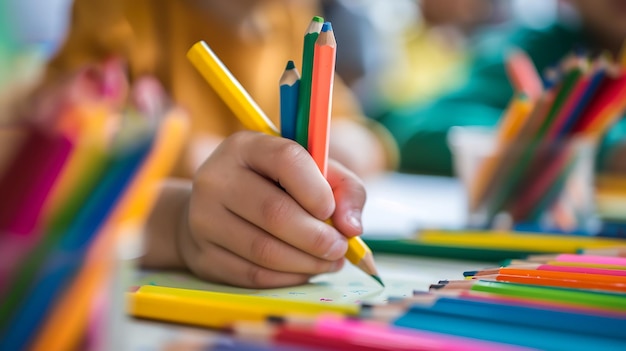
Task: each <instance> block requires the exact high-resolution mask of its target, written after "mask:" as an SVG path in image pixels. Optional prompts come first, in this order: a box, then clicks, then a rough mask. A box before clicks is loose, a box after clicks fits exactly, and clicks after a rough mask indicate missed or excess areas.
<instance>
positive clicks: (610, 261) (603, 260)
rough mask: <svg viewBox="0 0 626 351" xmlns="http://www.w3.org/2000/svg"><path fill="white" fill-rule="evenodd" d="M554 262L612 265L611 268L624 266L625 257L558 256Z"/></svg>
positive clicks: (625, 263) (625, 264)
mask: <svg viewBox="0 0 626 351" xmlns="http://www.w3.org/2000/svg"><path fill="white" fill-rule="evenodd" d="M555 260H556V261H558V262H574V263H591V264H603V265H612V266H626V257H607V256H593V255H575V254H560V255H558V256H556V259H555Z"/></svg>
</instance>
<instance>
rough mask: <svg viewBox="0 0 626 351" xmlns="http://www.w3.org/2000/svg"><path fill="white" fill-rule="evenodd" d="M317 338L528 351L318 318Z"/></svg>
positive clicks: (460, 350)
mask: <svg viewBox="0 0 626 351" xmlns="http://www.w3.org/2000/svg"><path fill="white" fill-rule="evenodd" d="M315 333H316V334H317V335H320V337H329V338H334V339H342V340H349V341H350V342H351V343H353V344H355V345H359V344H360V345H367V346H381V347H384V346H386V347H392V348H393V349H394V350H399V351H401V350H422V351H425V350H441V351H443V350H455V351H479V350H480V351H491V350H493V351H495V350H500V351H513V350H527V348H523V347H519V346H512V345H505V344H499V343H494V342H488V341H482V340H476V339H471V338H464V337H457V336H452V335H447V334H439V333H433V332H427V331H421V330H415V329H409V328H402V327H396V326H392V325H387V324H383V323H376V322H371V321H370V322H368V321H357V320H349V319H345V318H343V317H339V316H331V315H328V316H320V317H319V318H318V319H317V321H316V323H315Z"/></svg>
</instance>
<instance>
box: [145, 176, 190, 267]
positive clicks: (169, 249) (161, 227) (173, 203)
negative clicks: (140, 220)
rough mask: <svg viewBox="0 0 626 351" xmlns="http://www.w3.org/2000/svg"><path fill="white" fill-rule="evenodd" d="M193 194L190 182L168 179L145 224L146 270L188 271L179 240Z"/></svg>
mask: <svg viewBox="0 0 626 351" xmlns="http://www.w3.org/2000/svg"><path fill="white" fill-rule="evenodd" d="M190 194H191V181H189V180H174V179H172V180H168V181H166V182H165V183H164V184H163V185H162V188H161V194H160V195H159V198H158V200H157V202H156V204H155V205H154V208H153V210H152V213H151V214H150V217H149V218H148V222H147V223H146V232H145V250H146V252H145V255H144V256H143V257H142V259H141V264H142V265H143V266H144V267H146V268H172V269H178V268H185V267H186V266H185V263H184V261H183V259H182V257H181V255H180V251H179V249H178V243H177V240H176V237H177V235H178V234H179V231H181V230H186V228H184V226H186V223H187V221H186V218H187V215H186V211H187V204H188V203H189V196H190Z"/></svg>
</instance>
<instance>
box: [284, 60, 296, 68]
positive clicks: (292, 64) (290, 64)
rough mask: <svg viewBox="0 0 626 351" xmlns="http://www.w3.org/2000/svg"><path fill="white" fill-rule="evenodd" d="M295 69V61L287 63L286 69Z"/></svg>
mask: <svg viewBox="0 0 626 351" xmlns="http://www.w3.org/2000/svg"><path fill="white" fill-rule="evenodd" d="M294 68H296V64H295V63H293V61H291V60H289V61H288V62H287V67H285V69H294Z"/></svg>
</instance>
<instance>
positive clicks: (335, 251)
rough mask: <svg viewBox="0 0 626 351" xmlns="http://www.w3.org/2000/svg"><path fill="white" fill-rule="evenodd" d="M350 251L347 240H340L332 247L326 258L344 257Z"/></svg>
mask: <svg viewBox="0 0 626 351" xmlns="http://www.w3.org/2000/svg"><path fill="white" fill-rule="evenodd" d="M346 251H348V241H347V240H346V239H343V238H342V239H339V240H337V241H335V243H334V244H333V245H332V246H331V247H330V249H329V250H328V252H327V253H326V258H329V257H337V258H339V257H342V256H343V255H345V253H346Z"/></svg>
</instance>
